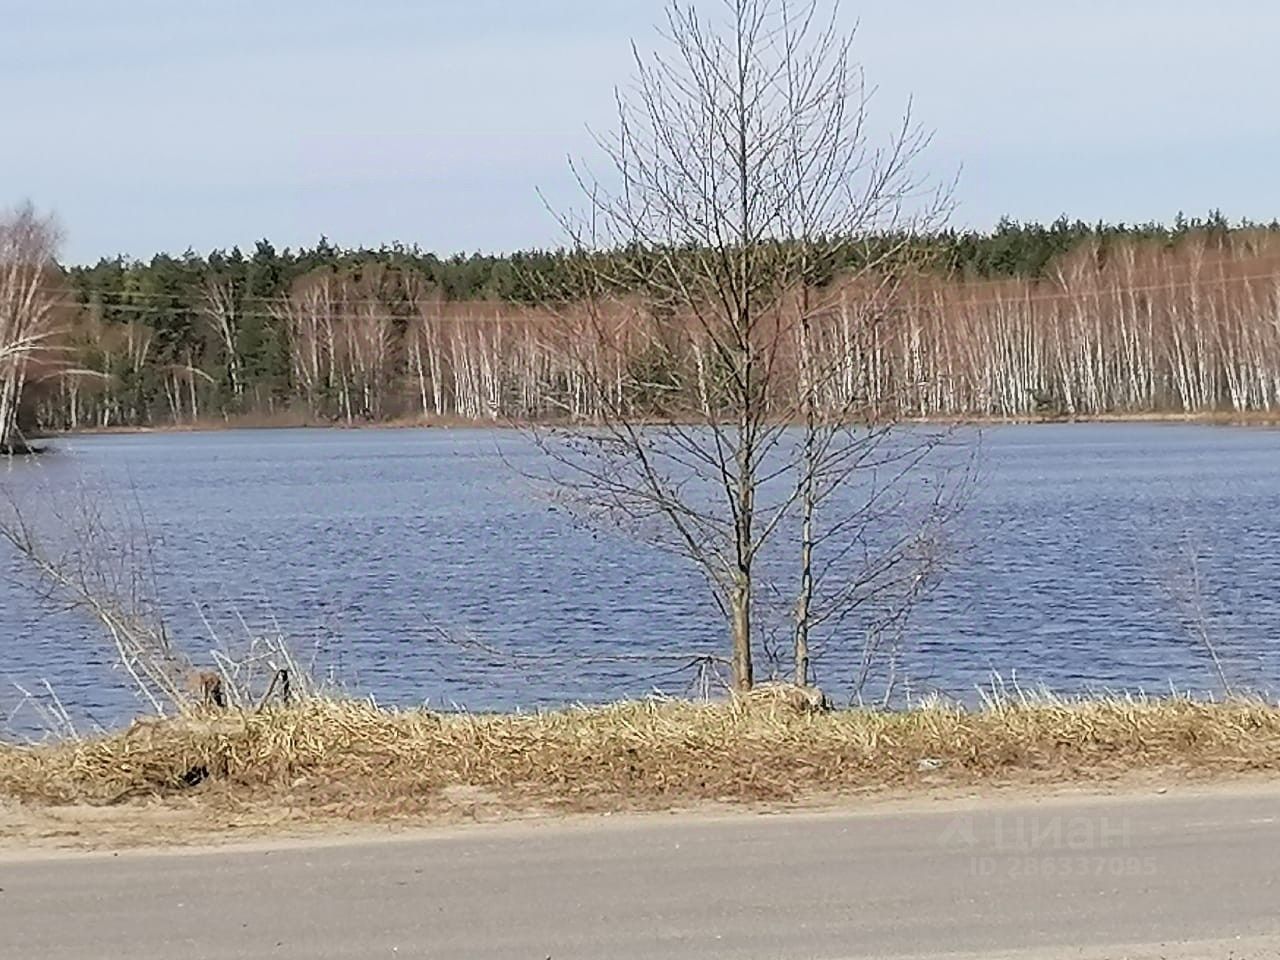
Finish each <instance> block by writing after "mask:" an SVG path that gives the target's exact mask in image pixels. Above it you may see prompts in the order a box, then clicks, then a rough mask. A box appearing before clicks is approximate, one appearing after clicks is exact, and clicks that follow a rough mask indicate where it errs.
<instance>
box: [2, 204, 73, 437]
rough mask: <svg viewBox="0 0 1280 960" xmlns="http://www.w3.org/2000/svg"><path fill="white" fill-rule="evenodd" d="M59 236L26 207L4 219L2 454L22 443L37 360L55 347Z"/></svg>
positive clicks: (50, 222)
mask: <svg viewBox="0 0 1280 960" xmlns="http://www.w3.org/2000/svg"><path fill="white" fill-rule="evenodd" d="M58 242H59V231H58V228H57V225H56V224H55V223H54V222H53V220H52V219H47V218H42V217H40V216H39V215H38V214H37V213H36V211H35V208H34V207H32V206H31V205H30V204H24V205H23V206H21V207H18V208H17V209H16V210H14V211H12V212H10V213H7V214H3V215H0V449H3V450H8V449H12V448H13V447H14V446H15V445H16V444H15V441H16V439H17V428H18V408H19V406H20V405H21V402H22V394H23V390H24V389H25V387H26V385H27V380H28V373H29V370H30V368H31V364H32V362H33V359H34V358H36V357H37V356H38V355H39V354H41V353H42V352H45V351H47V350H48V349H49V348H50V346H51V339H52V337H53V335H54V332H55V323H56V313H57V309H58V306H59V305H60V303H61V302H62V295H61V293H60V290H59V284H58V282H57V276H58V267H57V261H56V256H57V250H58Z"/></svg>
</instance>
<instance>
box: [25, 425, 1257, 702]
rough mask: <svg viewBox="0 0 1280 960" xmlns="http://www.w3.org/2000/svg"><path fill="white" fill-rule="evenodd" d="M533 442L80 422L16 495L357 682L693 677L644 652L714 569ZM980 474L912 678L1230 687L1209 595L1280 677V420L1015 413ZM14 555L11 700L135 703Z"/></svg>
mask: <svg viewBox="0 0 1280 960" xmlns="http://www.w3.org/2000/svg"><path fill="white" fill-rule="evenodd" d="M535 457H536V454H535V453H534V452H533V451H532V450H530V449H529V447H528V445H527V443H526V442H525V441H524V440H523V438H521V437H520V436H518V435H516V434H508V433H503V432H500V431H483V430H454V431H447V430H431V431H427V430H423V431H418V430H362V431H336V430H298V431H270V432H254V431H232V432H225V433H209V434H180V435H146V436H110V437H85V438H78V439H69V440H63V441H58V442H57V443H56V444H55V452H54V454H52V455H50V456H47V457H45V458H43V459H42V460H40V461H39V462H38V463H34V464H33V463H15V464H13V465H12V466H10V467H9V468H7V469H6V472H5V476H4V483H5V485H6V486H7V488H8V489H10V490H12V491H14V495H15V496H16V497H17V498H18V499H20V500H21V499H22V498H23V497H31V498H35V499H36V500H38V501H39V502H41V503H46V504H47V503H55V504H57V505H59V506H58V509H59V510H60V511H61V512H63V513H64V514H70V513H74V510H73V509H72V508H71V507H70V506H69V505H70V504H72V503H76V502H82V501H83V500H84V499H85V498H90V497H91V498H93V499H94V501H95V502H96V503H98V504H100V505H102V504H105V509H106V511H107V513H108V514H109V515H111V516H115V517H123V518H126V519H127V520H128V522H129V523H130V524H132V525H133V526H134V528H135V530H136V529H137V528H138V527H139V526H142V527H145V532H146V538H147V539H148V540H149V542H150V543H151V545H152V553H153V558H154V571H153V572H148V574H147V578H148V579H149V580H153V581H154V583H155V584H156V586H157V587H158V590H159V593H160V594H161V595H162V597H163V601H164V604H165V607H166V610H167V614H168V617H169V620H170V622H171V625H172V630H173V633H174V636H175V637H177V638H178V639H179V641H180V642H181V643H182V644H183V645H185V646H186V647H188V648H189V649H191V650H193V651H195V652H196V653H197V654H199V653H200V652H201V651H202V650H204V649H206V648H207V647H208V646H209V645H210V644H211V642H212V641H211V640H210V639H209V631H210V630H212V631H213V632H214V633H217V634H219V635H221V636H222V637H223V638H224V640H225V639H227V638H229V639H230V640H231V641H233V642H234V641H235V640H236V638H237V637H243V636H244V635H245V633H246V631H248V632H250V633H252V632H261V631H275V630H279V631H281V632H283V633H285V634H287V635H289V636H290V637H292V638H294V639H295V641H296V642H297V643H298V644H299V645H300V646H301V648H302V649H304V650H305V651H307V652H308V656H314V658H315V660H316V662H317V663H318V664H320V665H321V666H322V668H323V669H327V670H329V671H331V672H332V673H333V674H334V675H335V676H337V677H339V678H341V680H342V682H344V683H345V684H346V685H348V686H349V687H351V688H353V689H355V690H358V691H360V692H364V693H371V694H373V695H375V696H377V697H378V698H379V699H381V700H384V701H394V702H400V703H413V702H421V701H423V700H428V701H430V702H431V703H434V704H441V703H456V704H459V705H463V706H466V707H469V708H472V709H488V708H495V707H511V706H535V705H541V704H551V703H563V702H566V701H577V700H599V699H607V698H615V697H618V696H623V695H638V694H643V693H645V692H647V691H649V690H651V689H654V688H655V687H656V688H662V689H666V690H669V691H671V692H680V691H682V690H683V689H684V688H685V686H686V685H687V684H688V682H689V680H690V677H689V675H688V674H687V673H678V674H672V675H665V673H666V671H668V670H669V669H671V667H672V664H670V663H667V662H665V661H663V662H646V661H644V660H643V659H640V658H637V655H639V654H653V653H657V654H663V653H666V654H685V653H690V654H692V653H697V652H717V651H719V649H720V646H721V638H720V627H719V626H718V624H717V620H716V616H715V611H714V607H712V606H711V605H710V602H709V600H708V596H707V593H706V589H705V586H704V584H703V581H702V580H701V579H700V577H699V576H698V574H697V573H696V571H694V570H692V569H691V568H690V567H689V566H688V565H687V564H686V563H685V562H684V561H682V560H680V559H678V558H676V557H673V556H670V555H668V554H666V553H663V552H662V551H660V550H658V549H655V548H653V547H650V546H646V545H641V544H637V543H633V542H630V541H628V540H627V539H625V538H624V537H622V536H620V535H618V534H616V533H610V532H609V531H603V530H600V529H590V528H586V527H584V526H583V525H581V524H580V523H575V522H574V520H573V518H572V517H571V516H570V515H569V514H568V513H567V512H566V511H565V510H563V509H561V508H557V507H555V506H554V505H553V504H552V503H551V502H549V501H548V499H547V498H546V497H545V496H544V495H543V494H542V493H541V492H540V491H539V490H538V489H536V487H534V486H533V485H531V483H530V482H529V481H528V480H527V479H526V478H525V477H523V476H522V473H523V472H524V471H523V469H522V466H525V467H527V466H529V465H531V464H533V463H534V462H535V459H534V458H535ZM979 464H980V466H979V471H978V477H979V479H978V482H977V486H976V491H975V493H974V495H973V497H972V502H971V503H970V505H969V507H968V508H967V510H966V512H965V514H964V515H963V518H962V519H961V521H959V524H958V526H957V529H956V534H957V535H956V536H955V538H954V539H955V541H956V542H957V543H958V544H963V549H962V550H961V551H960V552H957V553H956V555H955V556H953V557H952V558H951V569H950V571H949V572H948V573H947V575H946V576H945V578H944V579H943V581H942V582H941V584H940V586H939V587H938V588H937V589H936V590H935V591H934V592H933V593H932V594H931V595H930V596H929V597H928V598H927V600H926V601H925V602H924V603H923V604H922V605H921V606H920V608H919V609H918V610H917V611H916V613H915V615H914V617H913V620H912V621H911V623H910V627H909V630H908V638H909V641H908V644H907V647H906V649H905V651H904V655H903V660H902V662H901V665H900V667H899V672H898V680H899V687H898V689H899V691H902V690H910V691H912V692H913V693H917V694H918V693H923V692H926V691H928V690H931V689H940V690H943V691H946V692H948V693H951V694H954V695H958V696H968V695H971V694H972V692H973V690H974V689H975V687H976V686H978V685H980V684H985V683H987V682H989V679H990V675H991V674H992V672H998V673H1000V674H1002V675H1003V676H1004V677H1005V678H1006V679H1011V678H1015V677H1016V679H1017V681H1018V682H1019V683H1021V684H1023V685H1028V686H1030V685H1039V684H1043V685H1047V686H1048V687H1051V688H1053V689H1056V690H1062V691H1081V690H1090V689H1097V688H1102V687H1106V688H1126V689H1134V688H1145V689H1147V690H1167V689H1168V688H1169V685H1170V684H1173V685H1175V686H1177V687H1179V688H1182V689H1185V688H1189V689H1192V690H1196V691H1205V690H1209V689H1212V688H1213V687H1214V686H1215V685H1216V683H1217V680H1216V678H1215V674H1214V673H1213V671H1212V669H1211V667H1210V665H1209V661H1208V658H1207V657H1206V655H1205V653H1204V650H1203V647H1202V646H1201V645H1199V644H1198V643H1197V642H1196V640H1195V639H1194V636H1195V635H1194V631H1190V632H1189V631H1188V630H1187V629H1186V624H1185V619H1186V613H1187V610H1188V609H1191V608H1198V609H1200V610H1202V611H1203V617H1202V618H1200V619H1201V620H1202V622H1203V624H1204V626H1205V628H1206V631H1207V633H1208V635H1209V636H1210V637H1211V638H1212V639H1213V641H1214V642H1215V643H1216V644H1217V646H1218V648H1219V650H1220V653H1221V655H1222V658H1223V660H1224V662H1225V664H1226V668H1227V670H1228V671H1229V674H1230V678H1231V679H1234V680H1235V681H1236V682H1239V683H1244V684H1248V685H1250V686H1253V687H1257V688H1271V687H1274V686H1275V685H1276V684H1277V680H1280V646H1278V645H1277V643H1276V640H1277V638H1278V637H1280V593H1278V592H1277V589H1276V587H1277V582H1276V577H1277V569H1278V561H1280V432H1274V431H1270V430H1265V429H1245V428H1215V427H1202V426H1183V425H1154V424H1152V425H1127V424H1126V425H1121V424H1098V425H1037V426H1024V427H1000V428H993V429H990V430H987V431H984V432H983V434H982V437H981V441H980V454H979ZM77 509H78V508H77ZM1191 555H1194V556H1195V557H1196V558H1197V559H1196V564H1195V568H1194V572H1195V574H1196V575H1195V576H1194V577H1193V576H1192V572H1193V571H1192V567H1191V564H1190V561H1189V559H1188V558H1189V556H1191ZM3 562H4V567H3V570H4V573H5V578H4V581H3V583H0V685H3V688H4V689H3V690H0V708H5V707H7V708H9V709H12V707H13V706H14V705H15V704H16V703H18V702H19V701H20V700H21V695H20V694H18V693H17V692H16V689H17V688H16V687H15V686H14V684H21V685H22V686H23V687H26V688H28V689H32V690H33V692H34V690H35V686H36V685H37V684H40V683H41V682H42V681H44V680H47V681H48V682H49V684H50V685H51V687H52V688H53V689H54V690H56V691H57V693H58V695H59V696H60V697H61V698H62V700H63V701H64V702H65V703H66V705H67V707H68V709H69V710H70V711H71V712H72V713H73V714H75V715H77V716H87V717H88V718H90V719H92V720H95V721H97V722H100V723H104V724H110V723H114V722H118V720H119V719H120V718H122V717H123V716H125V715H127V714H129V713H131V712H133V711H134V709H135V708H136V704H135V702H134V700H133V697H132V695H131V693H130V692H129V689H128V687H127V685H126V684H125V683H123V682H122V679H121V678H120V677H119V676H118V675H117V674H116V673H114V672H113V671H112V670H111V668H110V664H111V658H110V656H109V655H108V650H107V648H106V647H105V646H104V645H103V642H102V638H101V635H100V633H99V631H98V630H97V628H96V627H95V626H94V624H93V623H91V622H89V621H88V620H86V619H85V618H84V617H82V616H81V615H80V614H78V613H75V612H69V611H67V610H66V609H63V608H62V607H60V606H59V605H58V603H57V601H56V598H47V597H41V596H40V595H39V593H38V592H35V591H33V590H32V585H31V583H30V582H29V578H28V577H27V576H26V574H25V573H24V569H25V568H24V567H23V566H22V564H20V563H19V562H17V561H16V560H14V559H13V558H12V557H9V556H5V557H4V561H3ZM1197 582H1198V586H1194V585H1195V584H1196V583H1197ZM242 621H243V622H242ZM441 632H443V633H447V634H450V635H452V636H454V637H458V636H462V635H465V636H468V637H470V638H471V639H472V641H474V645H465V644H464V645H459V644H457V643H455V642H445V641H443V640H441V639H440V636H439V634H440V633H441ZM479 645H484V646H486V647H492V648H495V649H498V650H502V651H505V653H503V654H501V655H500V654H498V653H495V652H493V651H490V650H481V649H479ZM856 649H857V644H856V643H854V642H852V641H851V642H850V643H848V644H847V645H845V646H843V647H841V646H839V645H832V646H831V647H830V648H828V649H825V650H824V651H823V657H822V659H821V661H820V663H819V680H820V681H821V682H822V684H823V685H824V686H825V687H826V688H827V689H828V690H829V691H831V692H833V693H835V694H839V693H840V692H841V691H847V690H848V689H849V688H850V686H849V685H850V683H851V678H852V676H853V674H854V673H855V671H856V668H855V662H856V659H857V657H856V654H855V653H854V652H853V651H855V650H856ZM521 657H526V659H521ZM527 657H532V658H533V659H527ZM762 659H763V657H762ZM570 662H577V663H578V664H579V665H578V666H576V667H566V666H565V665H564V664H566V663H570ZM766 664H767V661H766ZM766 669H767V666H766ZM25 709H26V710H27V711H28V712H29V706H28V707H27V708H25ZM3 720H4V716H3V714H0V721H3Z"/></svg>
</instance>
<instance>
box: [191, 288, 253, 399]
mask: <svg viewBox="0 0 1280 960" xmlns="http://www.w3.org/2000/svg"><path fill="white" fill-rule="evenodd" d="M200 313H201V315H202V316H203V317H204V319H205V321H206V322H207V323H208V324H209V327H210V329H211V330H212V331H213V334H214V336H215V337H216V338H217V341H218V346H219V347H220V348H221V350H222V351H223V353H224V355H225V365H226V371H227V383H228V386H229V387H230V388H231V399H232V402H233V403H234V405H235V407H236V408H237V409H238V408H239V407H240V405H241V402H242V401H243V399H244V376H243V374H242V372H241V368H240V344H239V339H240V315H239V313H240V312H239V301H238V299H237V297H236V291H235V288H234V287H233V286H232V284H231V282H230V281H227V280H221V279H218V278H216V277H209V278H208V279H207V280H206V281H205V283H204V285H203V288H202V290H201V301H200Z"/></svg>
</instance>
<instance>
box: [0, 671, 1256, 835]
mask: <svg viewBox="0 0 1280 960" xmlns="http://www.w3.org/2000/svg"><path fill="white" fill-rule="evenodd" d="M922 761H925V762H922ZM1260 769H1268V770H1271V769H1280V708H1277V707H1275V706H1271V705H1268V704H1264V703H1262V702H1253V701H1235V702H1229V703H1220V704H1212V703H1203V702H1193V701H1190V700H1182V699H1172V700H1148V699H1134V698H1113V699H1105V700H1090V701H1071V702H1068V701H1053V700H1039V701H1029V700H1019V701H1015V702H1008V701H1001V702H992V703H989V704H988V705H987V706H986V707H985V708H984V709H982V710H977V711H966V710H962V709H959V708H955V707H951V706H946V705H941V704H939V705H935V706H930V707H925V708H921V709H918V710H913V711H909V712H902V713H885V712H877V711H864V710H848V711H835V712H829V713H828V712H816V711H813V710H810V709H807V708H805V707H804V706H803V705H801V704H798V703H796V702H794V701H792V700H790V699H788V698H785V697H783V698H778V697H772V696H764V697H758V698H755V699H753V700H751V701H749V702H739V703H731V704H710V705H697V704H690V703H680V702H654V703H629V704H619V705H616V706H611V707H602V708H591V709H587V708H583V709H575V710H567V711H562V712H553V713H539V714H530V715H495V716H465V715H444V714H436V713H430V712H426V711H403V712H394V711H388V710H383V709H379V708H377V707H374V706H371V705H369V704H366V703H361V702H335V701H325V700H317V701H313V702H309V703H306V704H302V705H298V706H294V707H289V708H279V709H272V710H267V711H265V712H262V713H246V714H219V715H210V716H207V717H203V718H192V719H186V720H176V721H168V722H139V723H135V724H134V725H133V726H132V727H131V728H130V729H129V730H127V731H125V732H122V733H119V734H115V735H111V736H107V737H103V738H100V739H95V740H87V741H83V742H66V743H59V744H50V745H43V746H34V747H17V746H0V798H4V797H8V798H10V799H16V800H20V801H26V802H29V803H37V804H70V803H77V804H83V803H92V804H108V803H119V802H122V801H126V800H130V799H134V798H153V797H166V796H168V797H172V796H175V795H183V796H186V797H190V798H192V799H193V800H196V801H197V802H200V803H206V802H207V803H208V804H209V805H210V806H211V808H213V807H216V806H217V805H219V804H233V805H236V806H238V807H239V808H240V809H244V808H245V807H246V805H247V806H248V807H252V806H253V805H255V804H264V805H265V804H272V805H275V806H277V807H278V806H280V805H284V806H287V807H288V808H289V809H291V810H293V811H295V812H303V813H306V812H308V811H310V812H313V813H314V814H316V815H318V816H319V815H323V814H325V813H326V812H327V813H329V814H334V813H337V814H340V815H342V816H344V817H352V818H357V819H365V818H375V817H378V816H382V815H388V814H406V813H407V814H429V813H431V812H432V811H433V810H443V809H448V808H449V807H451V806H454V807H456V803H453V802H452V801H456V799H457V798H458V797H459V796H469V797H471V798H472V799H475V798H483V800H484V802H485V804H486V805H487V806H489V807H490V808H491V809H495V810H496V811H498V812H499V813H512V814H515V813H522V812H528V811H534V810H537V811H556V812H570V811H599V810H654V809H663V808H673V807H679V806H685V805H689V804H694V803H698V802H705V801H721V802H724V801H728V802H768V801H787V800H798V799H804V798H806V797H830V796H832V795H839V794H851V793H861V792H865V791H868V790H875V789H881V788H899V789H901V788H907V789H910V788H911V787H913V786H914V785H921V784H927V785H937V784H940V783H941V784H956V785H969V784H975V783H983V784H987V783H1009V782H1029V783H1048V782H1053V783H1060V782H1071V781H1082V780H1083V781H1097V780H1109V779H1113V778H1116V777H1118V776H1121V775H1125V774H1130V773H1133V772H1136V771H1157V770H1158V771H1178V772H1179V773H1182V774H1191V775H1196V776H1200V775H1221V774H1233V773H1241V772H1247V771H1251V770H1260ZM197 781H198V782H197Z"/></svg>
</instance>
